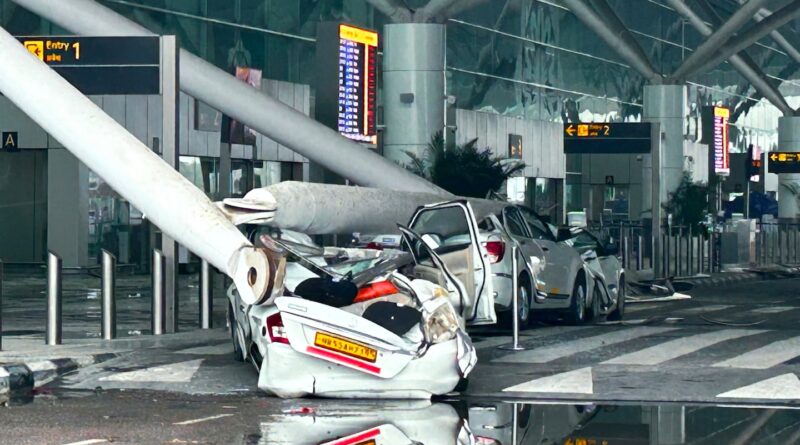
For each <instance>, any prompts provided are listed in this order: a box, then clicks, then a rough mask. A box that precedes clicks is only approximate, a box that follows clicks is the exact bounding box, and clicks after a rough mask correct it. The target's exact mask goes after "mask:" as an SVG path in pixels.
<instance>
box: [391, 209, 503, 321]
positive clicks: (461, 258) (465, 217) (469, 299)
mask: <svg viewBox="0 0 800 445" xmlns="http://www.w3.org/2000/svg"><path fill="white" fill-rule="evenodd" d="M409 226H410V228H411V230H403V234H404V237H406V238H408V237H409V236H411V237H412V238H413V237H418V238H419V239H417V240H413V239H411V240H408V239H407V241H408V243H409V248H410V250H411V253H412V255H414V258H415V262H416V266H415V268H414V276H415V277H417V278H422V279H426V280H428V281H432V282H434V283H439V284H440V285H443V286H445V285H446V284H447V282H446V279H447V277H443V276H442V272H443V270H442V269H444V271H446V272H447V273H446V275H451V276H452V277H453V278H455V279H456V280H457V281H458V282H459V284H460V285H461V286H462V287H463V290H464V292H463V301H461V302H460V303H461V304H460V306H457V305H454V306H456V311H457V312H459V313H460V314H461V316H462V317H463V318H464V320H465V321H466V322H467V323H468V324H470V325H481V324H494V323H496V322H497V314H496V313H495V310H494V293H493V289H492V282H491V280H490V279H489V272H490V270H489V263H488V261H487V259H486V254H485V252H484V249H483V246H481V243H480V241H479V238H478V224H477V222H476V220H475V214H474V213H473V211H472V207H471V206H470V205H469V202H468V201H466V200H456V201H448V202H445V203H440V204H431V205H426V206H423V207H420V208H419V209H417V211H416V212H414V216H412V218H411V222H410V223H409ZM407 232H411V234H409V233H407ZM438 261H440V262H441V263H442V264H443V265H444V267H442V268H440V267H437V264H436V262H438ZM451 290H452V289H451Z"/></svg>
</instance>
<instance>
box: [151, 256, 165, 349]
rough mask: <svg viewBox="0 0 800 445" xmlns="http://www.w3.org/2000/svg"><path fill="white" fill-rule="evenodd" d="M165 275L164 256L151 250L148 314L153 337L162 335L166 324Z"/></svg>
mask: <svg viewBox="0 0 800 445" xmlns="http://www.w3.org/2000/svg"><path fill="white" fill-rule="evenodd" d="M165 275H166V263H165V262H164V254H163V253H162V252H161V251H160V250H158V249H154V250H153V270H152V271H151V275H150V276H151V279H152V291H153V294H152V295H153V301H152V304H151V308H152V310H151V312H150V316H151V318H150V329H151V331H152V332H153V335H162V334H163V333H164V326H165V323H166V317H165V315H166V305H165V303H166V300H165V298H164V297H165V295H166V283H165V281H164V277H165Z"/></svg>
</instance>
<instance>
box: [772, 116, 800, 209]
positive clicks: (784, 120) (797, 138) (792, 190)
mask: <svg viewBox="0 0 800 445" xmlns="http://www.w3.org/2000/svg"><path fill="white" fill-rule="evenodd" d="M778 151H779V152H780V151H800V116H785V117H781V118H779V119H778ZM767 164H768V165H769V162H767ZM778 219H779V220H780V221H781V222H786V223H796V222H798V220H800V174H798V173H781V174H779V175H778Z"/></svg>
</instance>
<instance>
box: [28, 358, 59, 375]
mask: <svg viewBox="0 0 800 445" xmlns="http://www.w3.org/2000/svg"><path fill="white" fill-rule="evenodd" d="M57 368H58V366H56V364H55V363H53V362H51V361H50V360H43V361H39V362H33V363H28V369H30V370H31V372H37V371H53V370H55V369H57Z"/></svg>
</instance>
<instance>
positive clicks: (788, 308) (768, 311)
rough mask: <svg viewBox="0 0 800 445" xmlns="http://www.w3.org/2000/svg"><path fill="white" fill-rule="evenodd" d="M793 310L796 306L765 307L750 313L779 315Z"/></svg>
mask: <svg viewBox="0 0 800 445" xmlns="http://www.w3.org/2000/svg"><path fill="white" fill-rule="evenodd" d="M794 309H797V306H767V307H760V308H757V309H753V310H751V311H750V312H752V313H754V314H779V313H781V312H786V311H791V310H794Z"/></svg>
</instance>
